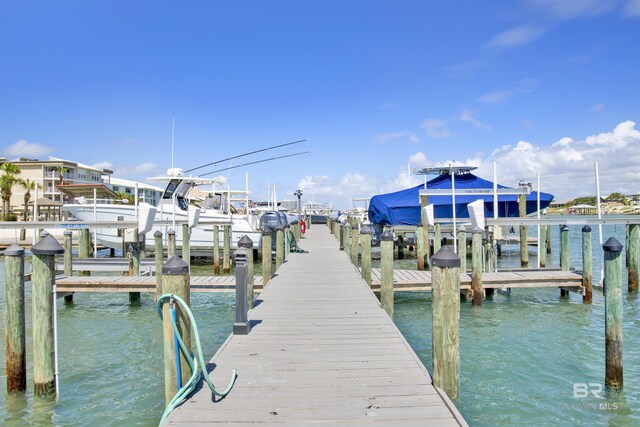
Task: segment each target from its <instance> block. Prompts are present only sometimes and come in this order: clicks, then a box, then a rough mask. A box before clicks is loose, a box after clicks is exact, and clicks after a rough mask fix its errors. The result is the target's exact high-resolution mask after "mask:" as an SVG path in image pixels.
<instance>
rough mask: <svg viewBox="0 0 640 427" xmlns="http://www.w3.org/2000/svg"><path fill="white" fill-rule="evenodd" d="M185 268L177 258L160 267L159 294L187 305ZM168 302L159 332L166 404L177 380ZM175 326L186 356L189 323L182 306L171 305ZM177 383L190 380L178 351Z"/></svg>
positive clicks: (187, 269)
mask: <svg viewBox="0 0 640 427" xmlns="http://www.w3.org/2000/svg"><path fill="white" fill-rule="evenodd" d="M189 285H190V283H189V266H188V265H187V263H186V262H184V260H182V259H181V258H180V257H178V256H177V255H174V256H172V257H171V258H169V259H168V260H167V262H165V263H164V265H163V266H162V293H163V294H172V295H177V296H179V297H180V298H182V299H183V300H184V302H186V303H187V305H189V306H190V305H191V294H190V289H189ZM170 305H171V304H170V303H167V304H164V305H163V306H162V332H163V342H164V391H165V402H166V404H167V405H168V404H169V402H170V401H171V399H173V396H175V394H176V393H177V392H178V380H177V373H176V372H177V370H176V350H175V345H174V338H173V327H172V326H171V312H170ZM175 310H176V324H177V326H178V331H179V333H180V336H181V337H182V340H183V341H184V344H185V346H186V347H187V350H188V352H189V354H190V353H191V335H192V333H191V323H190V322H189V317H188V315H187V313H186V312H185V311H184V310H183V309H182V306H181V305H180V304H179V303H177V302H175ZM180 371H181V376H180V379H181V382H182V384H183V385H184V384H186V383H187V382H188V381H189V378H190V377H191V369H190V368H189V362H187V359H186V358H185V356H184V354H182V352H180Z"/></svg>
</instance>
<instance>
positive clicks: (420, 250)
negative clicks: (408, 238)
mask: <svg viewBox="0 0 640 427" xmlns="http://www.w3.org/2000/svg"><path fill="white" fill-rule="evenodd" d="M425 230H426V229H425V228H424V227H423V226H422V224H418V226H417V227H416V257H417V258H418V270H424V269H425V266H424V260H425V257H426V252H425V244H424V240H425V239H424V232H425Z"/></svg>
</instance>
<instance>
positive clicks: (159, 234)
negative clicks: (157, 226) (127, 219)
mask: <svg viewBox="0 0 640 427" xmlns="http://www.w3.org/2000/svg"><path fill="white" fill-rule="evenodd" d="M153 237H162V231H160V230H156V232H155V233H153Z"/></svg>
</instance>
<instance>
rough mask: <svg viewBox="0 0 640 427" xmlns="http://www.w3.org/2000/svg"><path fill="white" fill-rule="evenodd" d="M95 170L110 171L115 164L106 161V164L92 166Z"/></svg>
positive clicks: (99, 163)
mask: <svg viewBox="0 0 640 427" xmlns="http://www.w3.org/2000/svg"><path fill="white" fill-rule="evenodd" d="M92 166H93V167H94V168H97V169H109V170H113V169H112V168H113V163H111V162H107V161H106V160H105V161H104V162H98V163H94V164H93V165H92Z"/></svg>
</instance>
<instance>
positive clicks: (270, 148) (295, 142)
mask: <svg viewBox="0 0 640 427" xmlns="http://www.w3.org/2000/svg"><path fill="white" fill-rule="evenodd" d="M302 142H307V140H306V139H301V140H299V141H293V142H287V143H286V144H280V145H274V146H273V147H267V148H262V149H260V150H256V151H251V152H249V153H244V154H238V155H237V156H231V157H227V158H226V159H222V160H216V161H215V162H211V163H207V164H206V165H202V166H198V167H195V168H192V169H189V170H186V171H184V173H188V172H193V171H195V170H198V169H202V168H206V167H207V166H211V165H217V164H218V163H222V162H226V161H229V160H234V159H238V158H240V157H245V156H250V155H252V154H256V153H262V152H263V151H269V150H273V149H275V148H280V147H286V146H288V145H294V144H300V143H302ZM248 164H251V163H248ZM228 169H229V168H228ZM223 170H227V169H220V171H223ZM220 171H218V172H220ZM211 173H215V172H211ZM200 176H202V175H200Z"/></svg>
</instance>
